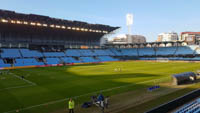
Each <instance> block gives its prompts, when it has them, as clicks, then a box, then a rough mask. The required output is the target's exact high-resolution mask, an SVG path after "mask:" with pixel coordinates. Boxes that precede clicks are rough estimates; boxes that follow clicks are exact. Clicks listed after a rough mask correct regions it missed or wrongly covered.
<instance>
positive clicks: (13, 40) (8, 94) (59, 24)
mask: <svg viewBox="0 0 200 113" xmlns="http://www.w3.org/2000/svg"><path fill="white" fill-rule="evenodd" d="M118 29H120V27H118V26H110V25H104V24H90V23H87V22H82V21H71V20H64V19H59V18H53V17H49V16H44V15H37V14H23V13H18V12H15V11H8V10H0V113H16V112H18V113H66V112H68V101H69V100H70V99H72V100H73V101H74V102H75V105H73V109H74V112H75V113H102V112H105V113H144V112H146V113H193V112H195V113H199V112H200V106H199V105H200V100H199V99H198V98H199V95H200V90H199V87H200V83H198V82H199V78H200V77H199V72H200V71H199V70H200V63H199V61H200V46H199V45H198V44H193V45H184V44H183V43H184V42H183V41H176V42H174V41H167V42H146V43H130V44H123V43H119V44H113V43H107V44H105V45H104V46H101V45H100V40H101V38H102V37H105V36H107V35H110V34H113V33H115V31H116V30H118ZM167 44H170V45H171V46H166V45H167ZM160 45H165V46H160ZM99 95H100V96H103V98H105V99H102V100H100V101H99ZM96 99H97V100H96ZM104 100H106V101H108V100H109V101H108V102H106V101H105V103H104V104H102V103H101V102H104ZM105 105H106V107H104V106H105Z"/></svg>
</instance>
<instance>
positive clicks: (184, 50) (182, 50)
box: [175, 46, 194, 55]
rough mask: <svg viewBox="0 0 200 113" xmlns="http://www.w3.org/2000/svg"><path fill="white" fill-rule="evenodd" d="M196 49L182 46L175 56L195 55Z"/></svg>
mask: <svg viewBox="0 0 200 113" xmlns="http://www.w3.org/2000/svg"><path fill="white" fill-rule="evenodd" d="M193 53H194V47H193V46H180V47H178V49H177V51H176V53H175V55H188V54H189V55H193Z"/></svg>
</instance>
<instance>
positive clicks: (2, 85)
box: [0, 61, 200, 113]
mask: <svg viewBox="0 0 200 113" xmlns="http://www.w3.org/2000/svg"><path fill="white" fill-rule="evenodd" d="M199 67H200V64H199V63H186V62H168V63H166V62H165V63H162V62H143V61H139V62H134V61H129V62H112V63H101V64H86V65H76V66H63V67H42V68H29V69H16V70H10V72H11V73H13V74H14V75H17V76H21V75H23V76H25V79H26V80H29V81H31V82H33V83H35V84H36V85H31V84H30V83H29V82H26V81H24V80H23V79H20V78H16V77H15V76H13V75H11V74H8V75H0V112H2V113H4V112H7V111H12V110H14V111H13V112H15V110H17V109H19V110H20V112H23V113H36V112H37V113H47V112H50V111H51V112H52V111H56V110H58V109H62V108H64V107H66V106H67V105H66V103H67V102H66V101H63V99H65V98H69V97H75V96H79V95H84V94H88V93H92V92H96V93H97V91H100V90H105V89H110V88H114V87H119V86H127V87H122V88H117V89H113V90H108V91H105V92H103V94H104V95H115V94H119V93H123V92H128V91H132V90H135V89H144V88H147V87H149V86H152V85H154V82H145V81H150V80H155V79H161V78H166V77H169V78H170V76H171V75H172V74H175V73H181V72H187V71H196V70H198V69H199ZM119 68H120V70H121V71H120V70H119ZM164 80H165V79H164ZM167 80H169V79H167ZM28 85H30V86H29V87H20V86H28ZM129 85H130V86H129ZM15 86H16V87H17V86H19V88H12V87H15ZM10 88H11V89H10ZM94 94H95V93H94ZM90 95H92V94H88V95H85V96H83V97H80V98H75V100H76V102H77V103H81V102H83V101H86V100H89V96H90ZM56 100H61V101H60V102H56V103H54V104H52V105H51V107H49V106H48V105H47V104H45V105H41V106H37V107H30V106H35V105H39V104H43V103H48V102H51V101H56ZM27 107H28V108H27ZM23 108H27V109H23ZM21 109H23V110H22V111H21Z"/></svg>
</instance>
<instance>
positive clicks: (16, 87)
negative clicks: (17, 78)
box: [0, 84, 34, 91]
mask: <svg viewBox="0 0 200 113" xmlns="http://www.w3.org/2000/svg"><path fill="white" fill-rule="evenodd" d="M30 86H34V85H33V84H31V85H23V86H15V87H8V88H3V89H0V91H3V90H10V89H18V88H24V87H30Z"/></svg>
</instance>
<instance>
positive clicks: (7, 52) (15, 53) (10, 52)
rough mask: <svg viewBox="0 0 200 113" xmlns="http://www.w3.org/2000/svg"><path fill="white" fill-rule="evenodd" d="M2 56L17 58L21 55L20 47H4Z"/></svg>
mask: <svg viewBox="0 0 200 113" xmlns="http://www.w3.org/2000/svg"><path fill="white" fill-rule="evenodd" d="M1 57H2V58H17V57H21V55H20V53H19V49H2V53H1Z"/></svg>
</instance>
